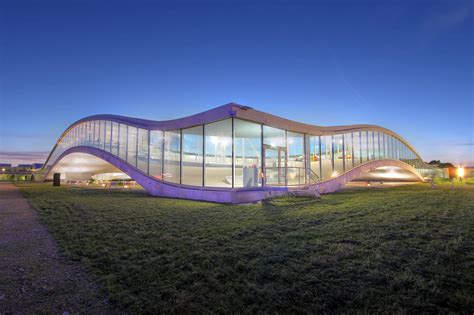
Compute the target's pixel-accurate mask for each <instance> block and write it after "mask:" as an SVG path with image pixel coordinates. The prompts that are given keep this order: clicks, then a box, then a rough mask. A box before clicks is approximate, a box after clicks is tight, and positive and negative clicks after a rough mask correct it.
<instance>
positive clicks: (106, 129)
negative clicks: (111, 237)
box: [38, 103, 435, 203]
mask: <svg viewBox="0 0 474 315" xmlns="http://www.w3.org/2000/svg"><path fill="white" fill-rule="evenodd" d="M434 169H435V168H434V167H430V166H429V165H427V164H425V163H424V162H423V161H422V159H421V158H420V156H419V154H418V153H417V152H416V151H415V149H414V148H413V147H412V146H411V145H410V144H409V143H408V142H407V141H405V140H404V139H403V138H402V137H401V136H399V135H397V134H396V133H395V132H393V131H391V130H388V129H386V128H383V127H380V126H375V125H350V126H334V127H322V126H314V125H308V124H303V123H298V122H295V121H291V120H288V119H285V118H281V117H277V116H274V115H271V114H268V113H264V112H260V111H257V110H255V109H252V108H250V107H247V106H242V105H238V104H235V103H230V104H227V105H223V106H220V107H217V108H215V109H212V110H209V111H206V112H203V113H199V114H196V115H193V116H189V117H184V118H181V119H175V120H168V121H152V120H145V119H137V118H129V117H123V116H116V115H96V116H90V117H86V118H83V119H81V120H78V121H76V122H75V123H73V124H72V125H71V126H70V127H69V128H67V130H66V131H64V133H63V134H62V135H61V137H60V138H59V140H58V141H57V143H56V145H55V146H54V148H53V150H52V151H51V153H50V155H49V157H48V159H47V161H46V163H45V166H44V167H43V168H42V170H41V172H40V173H41V174H42V175H43V177H42V179H45V180H50V179H51V178H52V176H53V174H54V173H61V177H62V178H63V179H67V180H71V179H82V180H86V179H88V178H90V177H91V176H94V175H97V174H104V173H113V174H117V173H125V175H126V176H129V177H130V178H132V179H134V180H135V181H136V182H137V183H138V184H140V185H141V186H142V187H143V188H144V189H145V190H147V191H148V192H149V193H151V194H152V195H157V196H166V197H175V198H185V199H195V200H207V201H214V202H225V203H241V202H255V201H258V200H262V199H265V198H269V197H272V196H279V195H284V194H287V193H289V192H292V191H300V190H306V191H313V192H315V193H327V192H332V191H335V190H337V189H339V188H340V187H341V186H342V185H344V184H345V183H347V182H349V181H352V180H354V179H357V178H358V177H361V176H367V174H370V175H371V178H374V179H376V180H385V179H388V178H397V179H398V180H419V181H422V180H423V179H424V178H425V177H429V176H431V175H432V173H433V170H434ZM38 175H39V174H38Z"/></svg>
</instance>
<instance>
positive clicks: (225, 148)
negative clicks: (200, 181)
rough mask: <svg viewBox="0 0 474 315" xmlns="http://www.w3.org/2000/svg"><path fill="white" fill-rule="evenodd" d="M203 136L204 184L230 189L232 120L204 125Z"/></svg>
mask: <svg viewBox="0 0 474 315" xmlns="http://www.w3.org/2000/svg"><path fill="white" fill-rule="evenodd" d="M204 135H205V163H206V165H205V168H204V184H205V185H206V186H212V187H232V120H231V119H226V120H221V121H218V122H215V123H211V124H207V125H205V126H204Z"/></svg>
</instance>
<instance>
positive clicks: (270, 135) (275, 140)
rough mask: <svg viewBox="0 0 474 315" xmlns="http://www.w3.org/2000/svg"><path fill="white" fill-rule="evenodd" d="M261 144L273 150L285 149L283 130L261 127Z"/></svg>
mask: <svg viewBox="0 0 474 315" xmlns="http://www.w3.org/2000/svg"><path fill="white" fill-rule="evenodd" d="M263 144H266V145H269V146H271V147H273V148H276V147H281V148H286V133H285V130H282V129H278V128H273V127H269V126H263Z"/></svg>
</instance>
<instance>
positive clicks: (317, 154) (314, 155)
mask: <svg viewBox="0 0 474 315" xmlns="http://www.w3.org/2000/svg"><path fill="white" fill-rule="evenodd" d="M309 151H310V153H309V159H310V165H311V171H313V172H314V173H316V175H317V176H318V177H319V178H321V151H320V146H319V136H310V138H309Z"/></svg>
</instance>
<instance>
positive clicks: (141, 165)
mask: <svg viewBox="0 0 474 315" xmlns="http://www.w3.org/2000/svg"><path fill="white" fill-rule="evenodd" d="M137 168H138V169H140V170H141V171H142V172H144V173H146V174H148V130H145V129H138V155H137Z"/></svg>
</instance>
